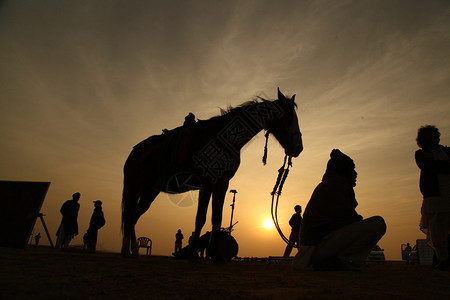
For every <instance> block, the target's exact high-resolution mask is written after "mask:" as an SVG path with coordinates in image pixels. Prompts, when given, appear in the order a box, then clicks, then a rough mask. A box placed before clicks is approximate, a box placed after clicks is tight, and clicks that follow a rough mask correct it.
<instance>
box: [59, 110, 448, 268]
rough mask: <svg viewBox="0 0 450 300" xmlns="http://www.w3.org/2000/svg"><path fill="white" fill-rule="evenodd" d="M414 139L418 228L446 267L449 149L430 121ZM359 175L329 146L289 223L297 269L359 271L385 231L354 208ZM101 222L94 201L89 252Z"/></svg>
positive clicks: (69, 219)
mask: <svg viewBox="0 0 450 300" xmlns="http://www.w3.org/2000/svg"><path fill="white" fill-rule="evenodd" d="M192 119H193V115H192V116H191V115H188V117H186V122H187V123H188V124H189V123H192ZM194 120H195V119H194ZM416 141H417V145H418V146H419V148H420V149H419V150H417V151H416V153H415V160H416V163H417V166H418V167H419V168H420V184H419V186H420V192H421V193H422V195H423V203H422V208H421V219H420V229H421V230H422V231H423V232H424V233H425V234H426V236H427V243H428V245H429V246H430V247H431V248H432V249H433V250H434V253H435V259H434V262H433V267H434V268H435V269H438V270H446V269H448V259H449V252H450V246H449V244H450V235H449V232H450V148H449V147H445V146H442V145H440V133H439V130H438V129H437V128H436V127H435V126H431V125H426V126H422V127H421V128H419V130H418V134H417V139H416ZM357 175H358V173H357V172H356V170H355V163H354V162H353V160H352V159H351V158H350V157H349V156H347V155H345V154H344V153H342V152H341V151H340V150H338V149H333V150H332V151H331V153H330V159H329V161H328V163H327V166H326V170H325V174H324V175H323V177H322V182H321V183H319V185H317V187H316V188H315V190H314V192H313V193H312V196H311V198H310V200H309V202H308V204H307V206H306V209H305V212H304V214H303V218H302V216H301V212H302V207H301V206H300V205H297V206H296V207H295V214H294V215H293V216H292V218H291V220H290V221H289V224H290V225H291V227H292V231H291V234H290V237H289V243H288V245H287V246H286V249H285V252H284V256H289V255H290V253H291V251H292V248H293V247H294V245H295V244H297V246H298V253H297V255H296V256H295V258H294V261H293V265H294V267H295V268H301V267H304V266H309V265H312V266H313V269H314V270H317V271H331V270H354V271H357V270H361V268H362V266H363V265H364V263H365V259H366V258H367V256H368V254H369V253H370V251H371V249H372V248H373V247H374V246H375V245H376V244H377V243H378V241H379V240H380V239H381V238H382V237H383V235H384V234H385V233H386V223H385V221H384V219H383V218H382V217H380V216H374V217H370V218H366V219H364V218H363V217H362V216H361V215H359V214H358V213H357V212H356V207H357V206H358V202H357V201H356V197H355V192H354V187H355V186H356V178H357ZM79 199H80V193H75V194H73V195H72V200H68V201H66V202H65V203H64V204H63V206H62V207H61V214H62V221H61V225H60V227H59V229H58V232H57V236H58V238H57V242H56V247H58V248H67V247H68V245H69V243H70V241H71V240H72V238H73V237H74V236H76V235H78V223H77V217H78V211H79V208H80V204H79V203H78V201H79ZM104 224H105V218H104V215H103V211H102V202H101V201H100V200H97V201H94V212H93V214H92V217H91V221H90V224H89V228H88V230H87V232H86V234H85V235H84V242H85V245H86V246H87V248H88V249H89V250H91V251H95V248H96V243H97V232H98V230H99V229H100V228H101V227H102V226H103V225H104ZM182 240H183V235H182V233H181V230H180V229H178V232H177V234H176V236H175V252H178V251H180V250H181V248H182Z"/></svg>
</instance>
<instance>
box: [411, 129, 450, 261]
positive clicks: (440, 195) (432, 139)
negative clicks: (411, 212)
mask: <svg viewBox="0 0 450 300" xmlns="http://www.w3.org/2000/svg"><path fill="white" fill-rule="evenodd" d="M440 135H441V134H440V132H439V130H438V129H437V128H436V127H435V126H432V125H426V126H422V127H420V128H419V130H418V132H417V138H416V141H417V145H418V146H419V148H420V149H419V150H417V151H416V153H415V160H416V163H417V166H418V167H419V168H420V183H419V187H420V192H421V193H422V195H423V202H422V208H421V219H420V230H421V231H422V232H424V233H425V234H426V235H427V244H428V245H429V246H430V247H431V248H433V250H434V252H435V255H436V258H437V261H436V262H435V263H434V265H433V267H434V268H435V269H438V270H447V269H448V260H449V245H448V244H449V231H450V148H449V147H444V146H442V145H440V144H439V142H440Z"/></svg>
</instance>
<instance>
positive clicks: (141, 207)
mask: <svg viewBox="0 0 450 300" xmlns="http://www.w3.org/2000/svg"><path fill="white" fill-rule="evenodd" d="M158 194H159V191H157V190H154V189H152V188H146V187H144V188H143V191H142V195H141V197H140V198H139V202H138V204H137V206H136V210H135V215H134V223H133V228H132V232H131V255H132V256H139V248H138V245H137V241H136V232H135V230H134V226H135V225H136V223H137V221H138V220H139V218H140V217H141V216H142V215H143V214H144V213H145V212H146V211H147V210H148V209H149V207H150V205H151V204H152V202H153V200H155V198H156V196H158Z"/></svg>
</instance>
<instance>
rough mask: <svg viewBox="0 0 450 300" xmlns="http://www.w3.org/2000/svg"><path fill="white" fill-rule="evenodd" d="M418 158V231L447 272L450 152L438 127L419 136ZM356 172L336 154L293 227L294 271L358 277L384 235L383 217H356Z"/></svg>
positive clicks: (423, 129)
mask: <svg viewBox="0 0 450 300" xmlns="http://www.w3.org/2000/svg"><path fill="white" fill-rule="evenodd" d="M416 141H417V145H418V146H419V148H420V149H419V150H417V152H416V153H415V160H416V163H417V166H418V167H419V168H420V191H421V193H422V195H423V203H422V208H421V219H420V229H421V230H422V231H423V232H424V233H425V234H426V236H427V243H428V245H429V246H430V247H431V248H432V249H433V250H434V253H435V259H434V261H433V268H435V269H438V270H447V269H448V259H449V252H450V235H449V232H450V148H449V147H444V146H442V145H440V144H439V143H440V133H439V130H438V129H437V128H436V127H435V126H431V125H426V126H422V127H421V128H420V129H419V130H418V134H417V139H416ZM356 178H357V172H356V171H355V164H354V162H353V160H352V159H351V158H350V157H348V156H347V155H345V154H344V153H342V152H341V151H340V150H338V149H333V150H332V151H331V154H330V160H329V161H328V163H327V167H326V171H325V174H324V175H323V177H322V182H321V183H320V184H319V185H318V186H317V187H316V188H315V190H314V192H313V193H312V196H311V199H310V200H309V202H308V204H307V206H306V209H305V212H304V214H303V218H302V217H301V206H299V205H298V206H296V207H295V211H296V213H295V214H294V215H293V216H292V218H291V220H290V222H289V224H290V225H291V227H292V231H291V235H290V238H289V243H288V245H287V246H286V249H285V253H284V256H289V255H290V253H291V250H292V247H293V246H294V245H295V244H297V245H298V253H297V255H296V256H295V258H294V261H293V265H294V267H295V268H301V267H304V266H309V265H312V266H313V269H314V270H316V271H332V270H352V271H359V270H361V268H362V266H363V265H364V263H365V259H366V258H367V256H368V254H369V253H370V251H371V249H372V248H373V247H374V246H375V245H376V244H377V243H378V241H379V240H380V239H381V238H382V237H383V235H384V234H385V233H386V223H385V222H384V219H383V218H382V217H380V216H374V217H370V218H367V219H364V218H363V217H362V216H361V215H359V214H358V213H357V212H356V207H357V205H358V202H357V201H356V198H355V192H354V187H355V186H356Z"/></svg>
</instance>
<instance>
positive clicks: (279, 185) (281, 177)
mask: <svg viewBox="0 0 450 300" xmlns="http://www.w3.org/2000/svg"><path fill="white" fill-rule="evenodd" d="M286 161H287V166H286ZM289 167H292V157H290V156H287V155H286V156H284V162H283V166H282V167H281V168H280V169H279V170H278V177H277V181H276V183H275V186H274V187H273V190H272V193H271V195H272V205H271V207H270V212H271V214H272V220H273V224H274V225H275V227H276V228H277V231H278V233H279V234H280V237H281V238H282V239H283V241H285V242H286V244H288V243H289V239H288V238H287V237H286V236H285V235H284V234H283V231H281V227H280V224H279V223H278V200H279V199H280V195H281V191H282V190H283V185H284V182H285V181H286V178H287V176H288V174H289ZM275 196H276V197H275ZM294 247H296V246H294Z"/></svg>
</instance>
